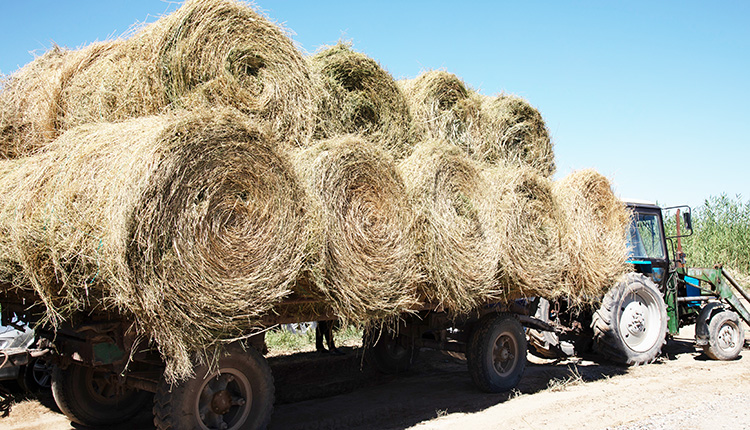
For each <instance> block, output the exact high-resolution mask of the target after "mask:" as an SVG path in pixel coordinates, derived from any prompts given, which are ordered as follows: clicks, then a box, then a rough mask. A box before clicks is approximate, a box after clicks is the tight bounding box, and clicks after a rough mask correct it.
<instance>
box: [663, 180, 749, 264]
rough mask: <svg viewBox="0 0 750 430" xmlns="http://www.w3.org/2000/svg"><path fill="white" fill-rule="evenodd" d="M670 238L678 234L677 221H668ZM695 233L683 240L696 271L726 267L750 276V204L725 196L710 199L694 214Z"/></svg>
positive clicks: (684, 248) (666, 222) (690, 262)
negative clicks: (676, 232)
mask: <svg viewBox="0 0 750 430" xmlns="http://www.w3.org/2000/svg"><path fill="white" fill-rule="evenodd" d="M665 224H666V229H667V235H668V236H671V235H674V234H675V220H674V217H667V219H665ZM693 231H694V234H693V235H692V236H690V237H687V238H683V240H682V245H683V251H684V252H685V254H686V255H687V260H688V264H689V265H690V266H694V267H713V265H714V264H723V265H724V266H725V267H728V268H730V269H733V270H736V271H740V272H742V273H744V274H750V201H747V202H743V201H742V197H741V196H736V198H734V199H733V198H730V197H728V196H727V195H725V194H722V195H721V196H718V197H714V196H712V197H709V198H707V199H706V200H705V202H704V204H703V206H701V207H699V208H697V209H695V210H693Z"/></svg>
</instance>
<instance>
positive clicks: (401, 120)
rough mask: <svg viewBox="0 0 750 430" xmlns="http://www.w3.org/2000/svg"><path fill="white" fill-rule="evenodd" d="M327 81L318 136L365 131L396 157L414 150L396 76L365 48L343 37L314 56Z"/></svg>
mask: <svg viewBox="0 0 750 430" xmlns="http://www.w3.org/2000/svg"><path fill="white" fill-rule="evenodd" d="M310 64H311V68H312V69H313V71H314V73H315V74H316V76H317V78H318V80H319V82H320V84H321V87H322V89H321V94H320V97H319V100H318V108H317V117H318V118H317V124H316V129H315V137H316V138H319V139H325V138H333V137H336V136H338V135H342V134H350V133H352V134H357V133H358V134H362V135H364V136H366V137H367V139H368V140H370V141H371V142H376V143H379V144H380V145H382V146H383V147H384V148H386V149H387V150H389V151H390V152H391V153H392V154H393V156H394V157H395V158H396V159H400V158H402V157H403V156H404V155H405V154H407V153H408V152H409V128H410V126H411V119H410V116H409V109H408V107H407V105H406V100H405V99H404V96H403V94H401V91H400V90H399V88H398V86H397V85H396V83H395V82H394V80H393V77H392V76H391V75H390V74H389V73H388V72H387V71H385V70H384V69H383V68H381V67H380V65H379V64H378V63H377V62H376V61H375V60H373V59H372V58H369V57H368V56H366V55H365V54H362V53H359V52H355V51H353V50H352V49H351V46H350V45H348V44H344V43H339V44H337V45H335V46H331V47H328V48H326V49H324V50H323V51H321V52H319V53H317V54H315V55H314V56H312V57H311V58H310Z"/></svg>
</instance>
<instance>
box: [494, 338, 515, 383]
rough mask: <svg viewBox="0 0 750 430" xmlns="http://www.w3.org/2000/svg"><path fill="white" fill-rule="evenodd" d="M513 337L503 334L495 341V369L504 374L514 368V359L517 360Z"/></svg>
mask: <svg viewBox="0 0 750 430" xmlns="http://www.w3.org/2000/svg"><path fill="white" fill-rule="evenodd" d="M514 345H515V344H514V343H513V339H511V338H510V336H508V335H506V334H503V335H500V336H499V337H498V338H497V340H496V341H495V346H494V348H493V351H492V356H493V362H494V363H493V364H494V366H495V370H496V371H497V372H498V373H499V374H501V375H504V374H506V373H508V372H509V371H510V370H512V369H513V361H514V360H515V358H516V356H515V353H514V352H515V351H514Z"/></svg>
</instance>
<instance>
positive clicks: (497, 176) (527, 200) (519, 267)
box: [483, 164, 565, 299]
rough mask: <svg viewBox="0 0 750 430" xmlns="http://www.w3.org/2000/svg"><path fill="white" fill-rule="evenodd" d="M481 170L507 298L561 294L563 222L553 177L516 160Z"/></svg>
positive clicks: (501, 287) (500, 283)
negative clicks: (489, 199) (517, 163)
mask: <svg viewBox="0 0 750 430" xmlns="http://www.w3.org/2000/svg"><path fill="white" fill-rule="evenodd" d="M483 175H484V176H485V182H486V183H487V184H488V186H489V189H490V193H491V195H492V201H493V211H494V214H495V215H494V220H495V222H496V223H495V229H496V237H497V242H496V244H497V246H498V251H497V253H498V256H499V263H498V282H499V290H500V291H501V292H502V294H503V295H504V297H505V298H506V299H517V298H520V297H532V296H540V297H545V298H548V299H552V298H556V297H559V296H561V295H563V294H564V292H562V291H559V290H560V285H559V279H560V273H561V272H562V271H563V269H564V267H563V263H564V261H565V260H564V255H563V254H562V251H561V248H560V240H561V234H562V230H563V229H562V227H563V226H562V225H561V212H560V210H559V208H558V207H557V203H556V201H555V199H554V197H553V194H552V181H551V180H550V179H548V178H546V177H544V176H542V175H540V174H539V172H538V171H537V170H536V169H533V168H531V167H529V166H517V165H512V164H498V165H497V166H494V167H492V168H488V169H486V170H485V171H484V172H483Z"/></svg>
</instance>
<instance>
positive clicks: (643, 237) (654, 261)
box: [627, 202, 670, 293]
mask: <svg viewBox="0 0 750 430" xmlns="http://www.w3.org/2000/svg"><path fill="white" fill-rule="evenodd" d="M627 206H628V208H629V209H630V210H631V211H632V214H633V215H632V217H631V220H630V227H629V228H628V236H627V243H628V263H630V264H632V265H633V268H634V270H635V271H636V272H638V273H642V274H644V275H646V276H648V277H649V278H651V279H652V280H653V281H654V283H655V284H656V285H657V286H659V289H660V290H661V291H662V293H663V292H664V291H666V287H667V280H668V278H669V276H668V274H669V268H670V261H669V254H668V252H667V238H666V235H665V231H664V221H663V219H662V210H661V208H659V207H658V206H656V205H655V204H653V203H647V202H628V203H627Z"/></svg>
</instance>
